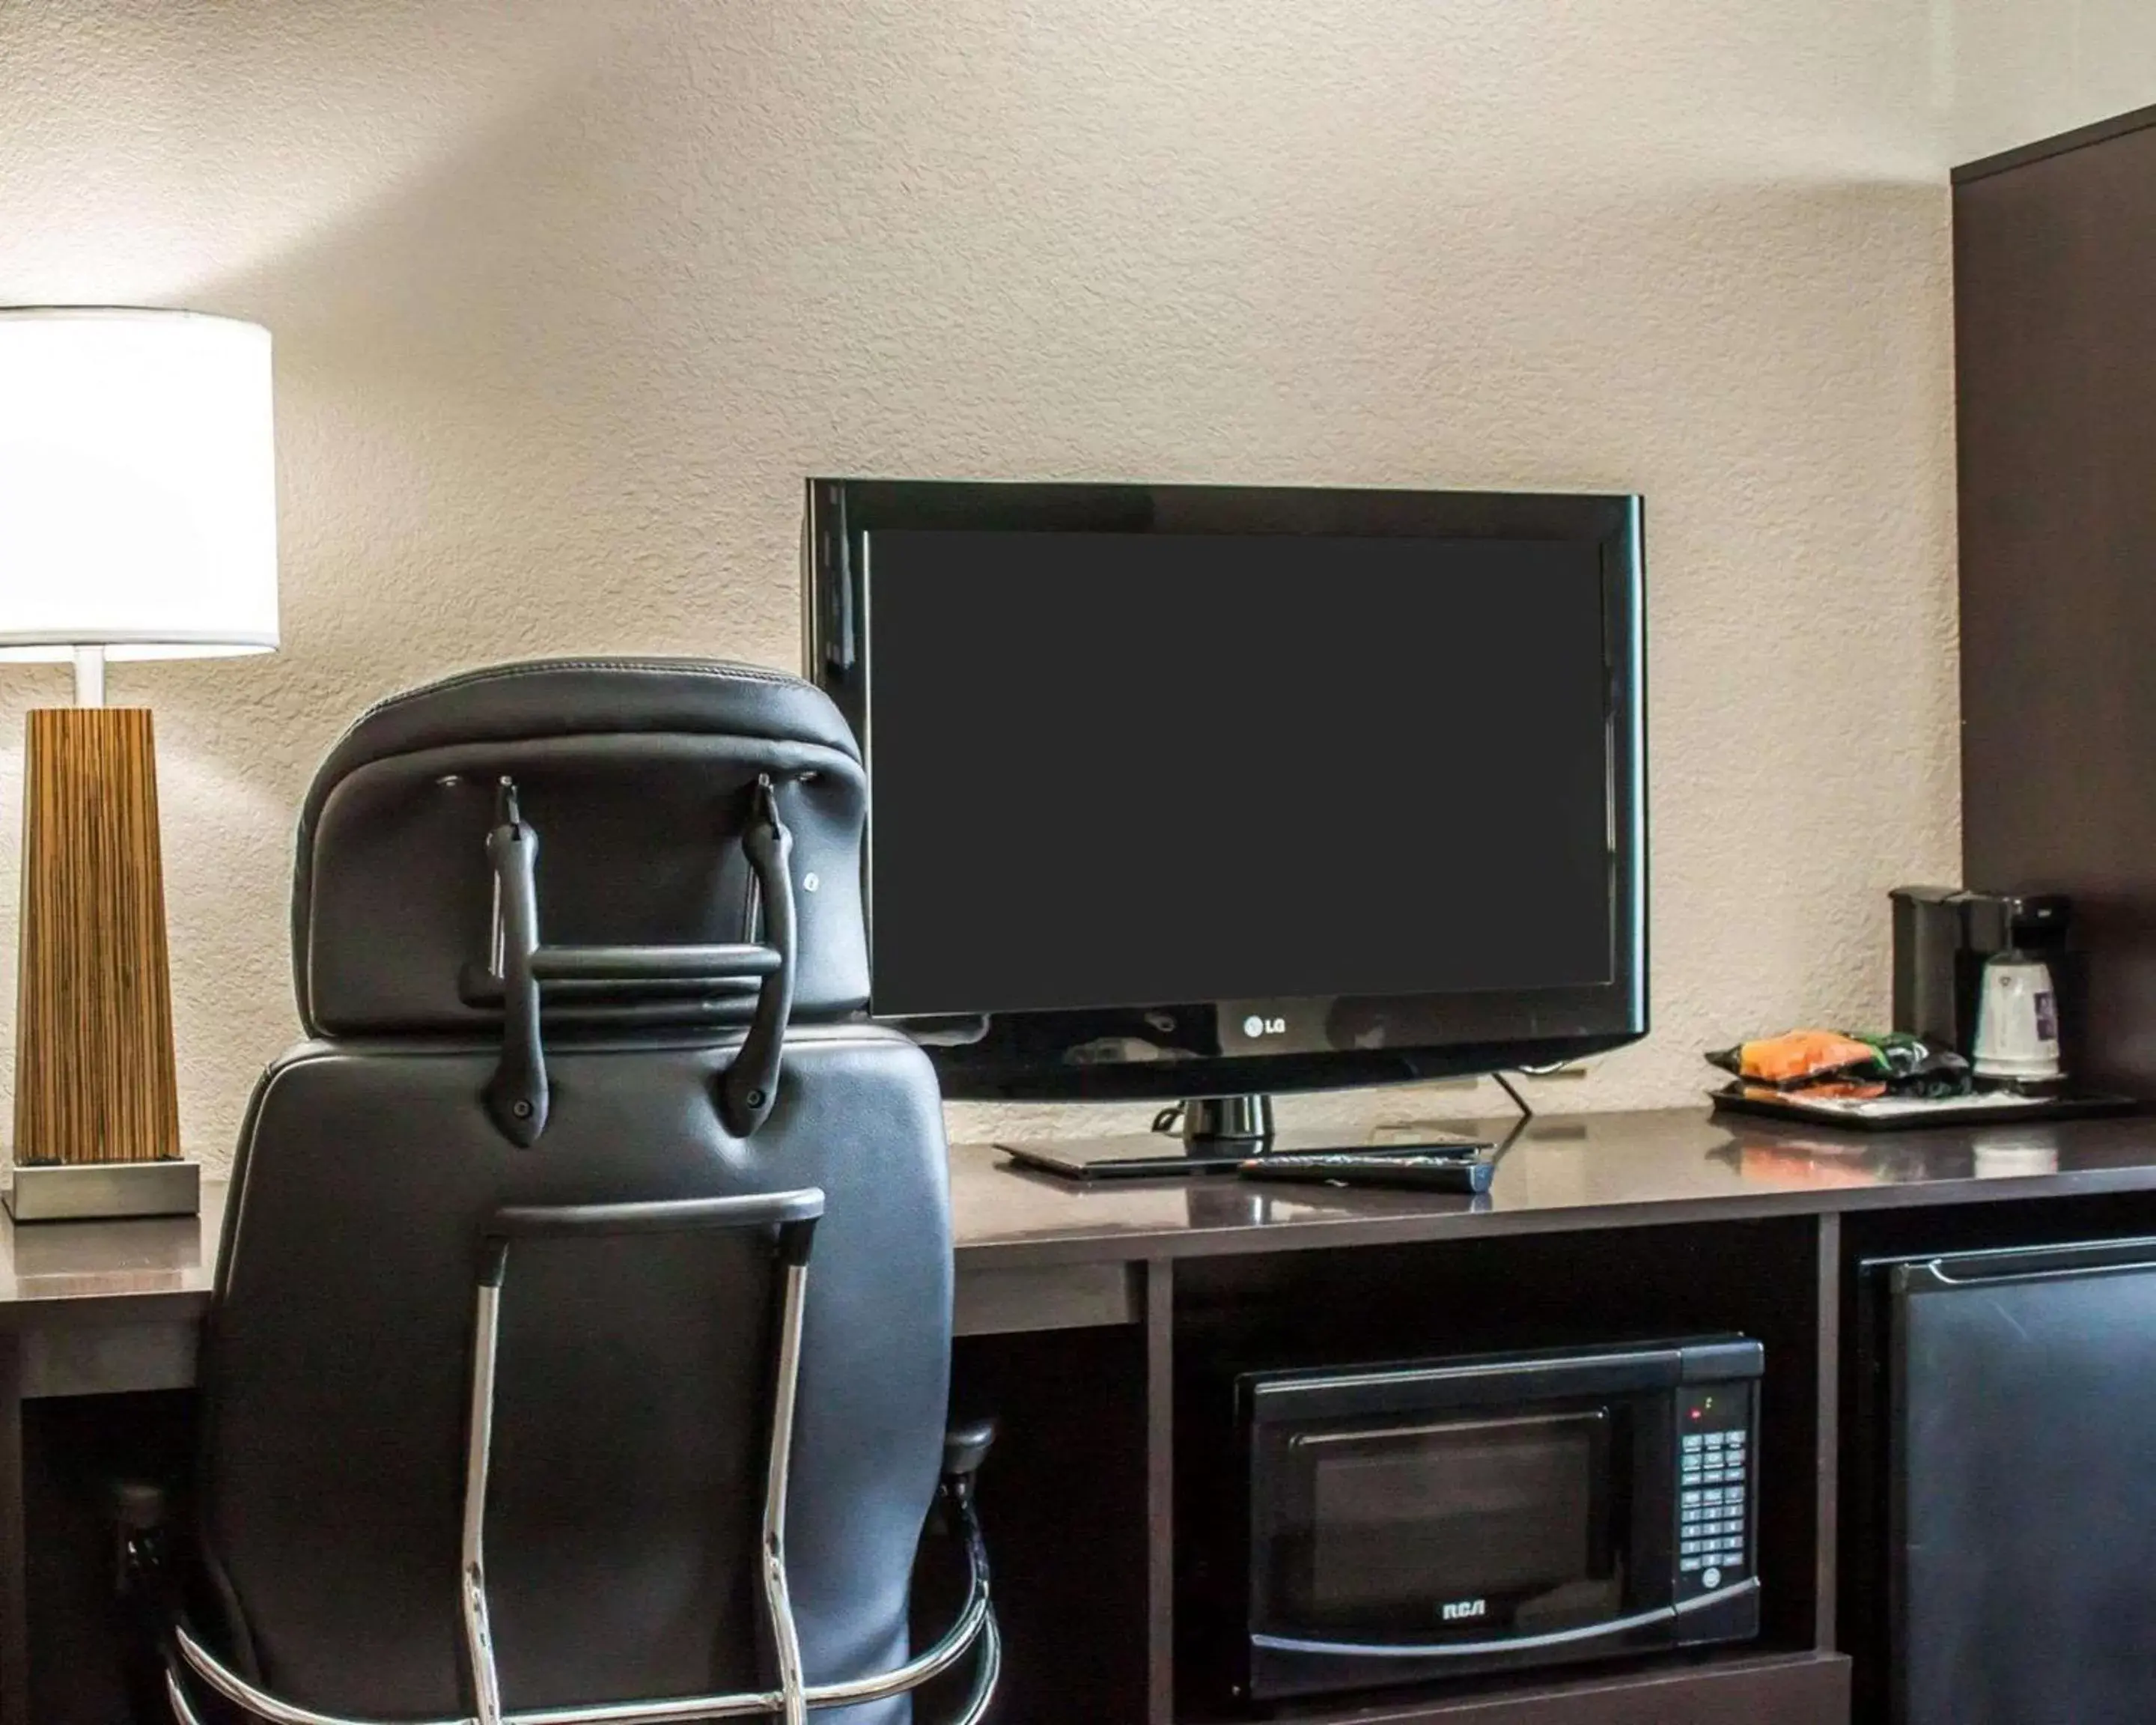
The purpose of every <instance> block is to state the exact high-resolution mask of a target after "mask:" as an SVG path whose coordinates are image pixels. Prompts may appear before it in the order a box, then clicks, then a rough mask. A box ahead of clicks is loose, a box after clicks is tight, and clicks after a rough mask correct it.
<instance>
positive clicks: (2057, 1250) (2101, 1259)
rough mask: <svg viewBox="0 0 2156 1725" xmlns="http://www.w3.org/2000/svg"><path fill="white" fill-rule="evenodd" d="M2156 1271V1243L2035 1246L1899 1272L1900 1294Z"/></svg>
mask: <svg viewBox="0 0 2156 1725" xmlns="http://www.w3.org/2000/svg"><path fill="white" fill-rule="evenodd" d="M2137 1271H2138V1272H2141V1273H2143V1274H2147V1273H2148V1272H2149V1271H2156V1240H2112V1241H2107V1242H2099V1243H2095V1244H2091V1245H2064V1246H2032V1247H2028V1248H2025V1249H2022V1250H2014V1251H2005V1252H1958V1253H1953V1254H1951V1255H1945V1256H1941V1257H1937V1258H1928V1259H1925V1260H1922V1261H1921V1262H1917V1263H1912V1264H1897V1266H1895V1267H1894V1288H1895V1291H1896V1292H1897V1293H1902V1294H1922V1293H1932V1292H1936V1291H1940V1290H1943V1289H1949V1288H1969V1287H1999V1286H2004V1285H2007V1284H2010V1283H2015V1282H2030V1281H2059V1280H2060V1279H2061V1278H2062V1277H2071V1276H2130V1275H2133V1274H2134V1273H2135V1272H2137Z"/></svg>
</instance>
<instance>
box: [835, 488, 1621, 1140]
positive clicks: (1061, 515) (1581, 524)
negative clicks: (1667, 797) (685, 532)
mask: <svg viewBox="0 0 2156 1725" xmlns="http://www.w3.org/2000/svg"><path fill="white" fill-rule="evenodd" d="M1644 517H1645V506H1644V503H1643V501H1642V500H1641V499H1640V497H1639V496H1638V495H1630V494H1622V493H1613V494H1599V493H1537V492H1493V491H1417V490H1361V489H1356V490H1350V489H1332V488H1322V487H1306V486H1242V485H1134V484H1116V483H1104V484H1086V483H1066V482H1055V483H1031V482H1018V483H1012V482H1004V481H987V480H978V481H977V480H871V479H812V480H809V481H808V504H807V511H806V514H805V516H804V518H803V543H802V554H803V575H802V614H803V651H804V657H805V662H806V666H807V675H808V678H809V679H810V680H812V681H814V682H815V683H816V684H818V685H819V686H820V687H821V688H823V689H824V691H825V692H826V693H828V694H829V696H831V698H832V699H833V700H834V701H835V702H836V703H837V704H838V706H839V710H840V711H842V712H843V713H844V715H845V716H846V719H847V721H848V722H849V723H850V724H851V725H852V726H853V727H854V732H855V736H856V737H859V738H860V742H861V747H862V752H863V755H864V757H865V760H866V761H867V762H868V770H869V777H870V808H869V826H868V834H867V839H866V844H865V848H864V850H863V866H864V870H868V869H869V867H870V857H871V856H872V855H873V846H874V845H875V792H874V785H875V738H874V736H873V733H872V726H871V722H870V721H871V715H870V711H869V708H868V670H869V667H868V664H867V618H868V605H869V603H870V592H869V589H868V558H867V557H866V556H865V554H864V546H865V539H866V536H868V535H869V534H870V533H874V532H876V531H891V530H944V531H948V530H960V531H964V530H973V531H997V532H1009V531H1019V532H1055V531H1076V532H1105V533H1128V532H1143V533H1203V534H1248V533H1296V534H1319V535H1342V536H1360V535H1376V536H1394V537H1413V538H1438V539H1459V538H1469V539H1472V538H1492V539H1506V540H1518V539H1530V540H1536V539H1539V540H1551V539H1557V540H1563V541H1568V542H1585V543H1591V544H1593V545H1594V546H1596V547H1598V550H1599V562H1600V566H1601V572H1602V593H1603V613H1604V630H1603V639H1604V665H1605V669H1606V670H1607V672H1608V675H1609V685H1608V689H1609V695H1608V701H1607V710H1608V720H1607V733H1606V734H1607V736H1608V738H1609V744H1608V759H1609V781H1608V783H1609V802H1608V814H1609V829H1610V834H1611V870H1612V880H1611V894H1610V906H1611V931H1610V938H1611V970H1610V976H1609V979H1608V980H1607V981H1605V982H1602V983H1593V984H1586V985H1582V986H1580V987H1576V988H1540V989H1513V990H1486V991H1478V992H1474V993H1459V992H1453V993H1447V992H1443V991H1439V992H1434V993H1427V994H1414V995H1399V996H1385V997H1369V998H1363V999H1358V998H1355V997H1342V996H1316V997H1312V996H1289V997H1280V998H1279V999H1275V1000H1270V1001H1265V1002H1258V1001H1248V1000H1239V1001H1233V1002H1218V1001H1208V1002H1194V1003H1168V1004H1162V1003H1152V1002H1148V1003H1143V1004H1133V1005H1132V1006H1129V1007H1127V1008H1112V1009H1101V1010H1087V1011H1063V1010H1055V1011H1024V1012H991V1013H983V1014H973V1015H968V1016H963V1017H949V1018H942V1017H939V1018H936V1019H885V1020H883V1022H886V1023H889V1024H894V1025H896V1026H897V1027H898V1028H900V1029H904V1030H906V1032H907V1033H908V1034H911V1035H912V1036H914V1038H915V1039H916V1040H917V1041H919V1042H920V1043H921V1045H922V1046H923V1047H925V1048H926V1049H927V1051H928V1054H929V1056H930V1058H931V1059H932V1061H933V1062H934V1063H935V1065H936V1067H937V1071H938V1074H939V1076H941V1078H942V1083H943V1087H944V1091H945V1093H946V1094H947V1096H952V1097H963V1098H975V1099H987V1100H1000V1101H1164V1100H1168V1099H1171V1098H1176V1097H1188V1096H1235V1095H1245V1094H1252V1093H1265V1092H1278V1091H1309V1090H1333V1089H1341V1088H1346V1087H1350V1086H1367V1085H1376V1084H1394V1083H1409V1082H1413V1081H1416V1080H1419V1079H1430V1078H1441V1077H1450V1076H1462V1075H1466V1074H1472V1073H1481V1072H1489V1071H1496V1070H1517V1069H1520V1068H1523V1067H1535V1066H1546V1065H1557V1064H1560V1063H1563V1062H1565V1061H1568V1060H1579V1059H1583V1058H1585V1057H1586V1056H1588V1055H1595V1054H1601V1053H1604V1052H1606V1051H1608V1050H1611V1049H1614V1048H1619V1047H1622V1046H1623V1045H1625V1044H1627V1043H1630V1042H1635V1041H1637V1040H1640V1038H1641V1037H1643V1036H1644V1035H1645V1034H1647V1029H1648V989H1647V959H1648V952H1647V916H1646V906H1647V865H1648V847H1647V824H1646V821H1647V798H1646V747H1645V722H1646V701H1645V675H1646V641H1645V521H1644ZM962 770H963V763H962V762H954V763H953V772H954V773H959V772H962ZM1192 813H1193V819H1192V822H1191V826H1190V829H1189V833H1190V834H1191V836H1178V835H1173V834H1167V835H1162V836H1160V837H1158V838H1156V839H1153V840H1152V842H1154V843H1160V844H1175V843H1191V844H1214V845H1220V846H1221V847H1222V848H1223V850H1224V851H1227V850H1232V847H1233V845H1234V844H1235V842H1236V840H1235V836H1234V834H1232V833H1231V832H1229V831H1228V830H1225V829H1223V830H1222V831H1221V833H1220V834H1219V836H1218V837H1206V836H1204V834H1205V832H1206V820H1205V818H1204V811H1203V810H1202V809H1193V812H1192ZM1247 819H1248V815H1247V811H1244V812H1241V813H1240V814H1238V815H1237V817H1236V824H1246V823H1247ZM864 885H865V887H866V885H867V883H866V882H865V883H864ZM863 904H864V907H865V914H866V915H867V916H868V917H869V919H870V926H869V931H868V932H869V950H870V971H871V975H873V972H874V962H875V961H874V955H875V922H874V918H875V905H874V901H873V897H872V895H871V894H870V892H869V891H866V890H865V891H864V894H863ZM1253 1019H1263V1020H1265V1023H1264V1024H1262V1025H1261V1027H1260V1032H1259V1033H1258V1034H1255V1035H1253V1034H1249V1033H1248V1032H1247V1031H1246V1029H1245V1026H1246V1025H1247V1024H1249V1023H1250V1021H1251V1020H1253ZM1276 1023H1277V1024H1280V1025H1281V1028H1280V1029H1276V1028H1274V1027H1275V1024H1276Z"/></svg>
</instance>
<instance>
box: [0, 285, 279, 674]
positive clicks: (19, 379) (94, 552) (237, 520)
mask: <svg viewBox="0 0 2156 1725" xmlns="http://www.w3.org/2000/svg"><path fill="white" fill-rule="evenodd" d="M269 403H270V394H269V331H267V330H264V329H262V328H260V327H259V326H257V325H254V324H251V323H240V322H237V321H234V320H233V319H231V318H226V317H206V316H200V315H198V314H197V313H193V312H187V311H124V310H104V309H88V308H75V307H56V308H44V307H40V308H37V309H34V310H28V311H6V310H0V658H4V659H57V660H64V659H66V658H68V657H69V655H70V654H71V653H72V651H73V649H75V648H77V647H102V648H104V649H105V650H106V652H107V653H108V654H109V655H110V656H111V657H112V658H115V659H184V658H196V657H200V656H203V655H223V654H231V653H266V652H269V651H270V650H271V649H274V648H275V646H276V644H277V500H276V450H275V436H274V434H273V431H272V429H271V418H270V405H269Z"/></svg>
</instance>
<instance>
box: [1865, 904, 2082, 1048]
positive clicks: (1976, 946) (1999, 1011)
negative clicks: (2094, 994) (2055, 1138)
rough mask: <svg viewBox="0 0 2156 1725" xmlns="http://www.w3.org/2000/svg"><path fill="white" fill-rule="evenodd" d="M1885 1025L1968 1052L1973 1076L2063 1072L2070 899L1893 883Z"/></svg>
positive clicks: (2073, 990)
mask: <svg viewBox="0 0 2156 1725" xmlns="http://www.w3.org/2000/svg"><path fill="white" fill-rule="evenodd" d="M1890 896H1891V897H1892V901H1893V906H1894V1028H1895V1029H1897V1030H1907V1031H1910V1032H1912V1034H1916V1035H1918V1036H1921V1037H1922V1038H1923V1039H1924V1040H1926V1041H1928V1042H1929V1043H1931V1044H1932V1045H1933V1046H1934V1047H1938V1048H1950V1049H1953V1050H1954V1051H1955V1052H1956V1053H1958V1054H1961V1055H1967V1056H1968V1057H1969V1059H1970V1060H1971V1061H1972V1062H1973V1063H1974V1065H1975V1066H1976V1070H1977V1076H1978V1077H1979V1078H1981V1079H1986V1080H1991V1081H1997V1082H2001V1083H2015V1084H2045V1083H2049V1082H2052V1081H2056V1079H2058V1078H2059V1077H2060V1076H2061V1074H2062V1068H2063V1063H2062V1061H2061V1058H2060V1048H2061V1044H2062V1043H2064V1044H2068V1045H2070V1044H2071V1034H2070V1031H2066V1030H2062V1026H2061V1019H2062V1018H2064V1019H2067V1020H2069V1021H2071V1016H2072V1014H2071V1013H2066V1014H2062V1013H2061V1010H2060V1004H2061V1001H2062V1000H2065V1001H2071V1000H2073V999H2077V998H2078V990H2077V978H2078V972H2077V971H2076V968H2075V961H2074V957H2073V955H2072V954H2071V953H2070V952H2068V951H2067V947H2066V934H2067V931H2068V929H2069V928H2070V927H2071V924H2072V921H2073V906H2072V903H2071V901H2070V900H2068V899H2066V897H2065V896H2063V895H2061V894H2058V893H2010V892H1969V891H1963V890H1962V889H1959V888H1957V887H1950V886H1897V887H1896V888H1895V889H1894V890H1893V891H1892V894H1891V895H1890Z"/></svg>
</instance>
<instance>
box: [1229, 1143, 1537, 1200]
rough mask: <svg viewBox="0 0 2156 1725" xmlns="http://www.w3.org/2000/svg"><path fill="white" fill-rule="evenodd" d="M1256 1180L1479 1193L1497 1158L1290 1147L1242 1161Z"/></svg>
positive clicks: (1245, 1172)
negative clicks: (1298, 1149) (1289, 1148)
mask: <svg viewBox="0 0 2156 1725" xmlns="http://www.w3.org/2000/svg"><path fill="white" fill-rule="evenodd" d="M1235 1171H1236V1172H1237V1173H1240V1174H1241V1175H1242V1176H1243V1177H1244V1178H1246V1179H1252V1180H1303V1181H1317V1182H1320V1183H1327V1184H1331V1185H1336V1186H1412V1187H1416V1188H1419V1189H1421V1190H1424V1191H1429V1192H1465V1193H1468V1194H1475V1193H1478V1192H1487V1191H1488V1190H1489V1189H1490V1180H1491V1176H1492V1175H1494V1174H1495V1173H1496V1171H1497V1165H1496V1163H1494V1162H1492V1161H1490V1160H1487V1159H1486V1158H1482V1157H1480V1156H1472V1157H1463V1156H1461V1155H1460V1154H1458V1153H1456V1152H1455V1153H1450V1154H1447V1153H1444V1152H1441V1151H1440V1152H1436V1153H1432V1152H1429V1151H1409V1152H1405V1153H1400V1152H1394V1153H1386V1152H1383V1151H1378V1152H1374V1153H1373V1152H1371V1151H1368V1150H1313V1151H1307V1152H1303V1151H1290V1152H1284V1153H1279V1154H1276V1155H1272V1156H1254V1157H1252V1158H1250V1160H1249V1161H1247V1162H1244V1163H1238V1164H1237V1165H1236V1170H1235Z"/></svg>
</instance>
